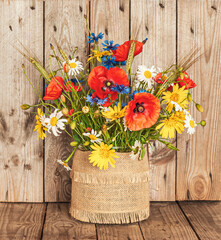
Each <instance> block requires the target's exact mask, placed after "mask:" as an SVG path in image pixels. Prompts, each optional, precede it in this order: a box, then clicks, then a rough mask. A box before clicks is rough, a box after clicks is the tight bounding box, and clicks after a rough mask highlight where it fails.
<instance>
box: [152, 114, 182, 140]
mask: <svg viewBox="0 0 221 240" xmlns="http://www.w3.org/2000/svg"><path fill="white" fill-rule="evenodd" d="M184 119H185V114H184V113H182V112H176V113H173V114H172V115H171V117H169V118H166V119H163V120H161V121H160V124H159V125H158V126H157V127H156V130H158V129H160V128H162V129H161V130H160V134H161V136H162V138H168V137H169V138H174V137H175V130H176V131H177V132H178V133H179V134H182V132H183V131H184Z"/></svg>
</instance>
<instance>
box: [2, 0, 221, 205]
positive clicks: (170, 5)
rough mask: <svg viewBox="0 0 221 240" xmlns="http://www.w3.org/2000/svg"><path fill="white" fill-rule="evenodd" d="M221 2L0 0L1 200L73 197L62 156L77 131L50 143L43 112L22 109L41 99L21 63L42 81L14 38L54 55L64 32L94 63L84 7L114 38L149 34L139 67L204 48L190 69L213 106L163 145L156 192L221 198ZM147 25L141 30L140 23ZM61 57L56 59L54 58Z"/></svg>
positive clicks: (68, 44)
mask: <svg viewBox="0 0 221 240" xmlns="http://www.w3.org/2000/svg"><path fill="white" fill-rule="evenodd" d="M220 9H221V2H220V1H219V0H216V1H214V0H213V1H209V0H208V1H206V0H194V1H191V0H187V1H186V0H168V1H165V0H160V1H158V0H90V1H89V0H83V1H81V0H75V1H71V0H47V1H43V0H27V1H26V0H14V1H10V0H3V1H1V2H0V13H1V17H0V23H1V25H0V46H1V54H0V81H1V85H2V86H4V87H1V88H0V103H1V108H0V181H1V186H0V201H18V202H26V201H27V202H42V201H49V202H56V201H59V202H66V201H69V200H70V190H71V187H70V186H71V181H70V178H69V173H67V172H66V170H64V169H63V168H62V167H61V166H59V165H58V164H57V163H56V160H57V159H64V158H65V157H67V156H68V153H69V152H70V150H71V149H70V146H69V142H70V139H68V137H65V136H61V137H59V138H55V137H53V136H50V135H49V136H48V137H47V138H46V140H45V142H44V144H43V143H42V141H41V140H38V137H37V134H36V133H33V128H34V124H35V123H34V121H33V120H34V118H33V117H31V115H30V113H28V112H26V113H24V112H22V111H21V110H20V109H19V105H20V104H22V103H36V102H37V97H36V96H35V95H34V92H33V91H32V89H31V87H30V86H29V85H28V83H27V81H26V79H25V77H24V75H23V73H22V69H21V64H22V63H25V67H26V71H27V73H28V75H29V76H31V79H32V80H33V81H34V85H37V81H38V74H37V72H36V71H35V70H34V69H33V68H32V66H30V65H29V64H28V63H27V62H26V61H25V60H24V58H23V57H22V56H21V55H20V54H19V53H18V52H17V51H16V50H15V49H14V48H13V47H12V46H13V45H16V46H17V44H18V40H19V41H20V42H22V44H24V45H25V46H26V47H27V48H28V49H31V50H32V51H33V52H34V53H35V54H36V55H37V57H38V58H39V59H40V60H41V61H42V62H45V63H46V67H48V65H47V64H48V59H49V55H50V54H51V53H50V45H49V44H50V43H52V44H54V45H55V41H57V42H58V43H59V44H60V45H61V46H62V47H63V48H64V50H65V51H66V52H72V51H73V49H74V47H75V46H79V51H78V56H79V58H80V60H81V61H83V62H85V55H86V54H87V53H88V51H89V49H88V48H89V46H88V44H87V39H86V35H87V29H86V26H85V21H84V14H85V15H87V17H88V19H89V22H90V26H91V30H92V32H95V33H96V34H97V33H99V32H104V33H105V37H104V38H105V39H109V40H114V41H115V42H118V43H120V44H121V43H123V42H124V41H126V40H128V38H129V37H130V36H135V35H136V34H137V36H138V39H139V40H140V41H141V40H143V39H144V38H146V37H148V38H149V40H148V41H147V43H146V45H145V46H144V50H143V53H142V54H141V55H139V56H137V57H136V59H135V66H137V65H138V64H141V63H142V64H146V65H147V66H152V65H155V66H156V67H161V68H164V67H166V66H167V65H169V64H171V63H174V62H176V60H179V59H180V58H181V57H182V56H183V55H184V54H186V53H188V51H189V50H190V49H191V48H193V47H194V48H195V47H200V51H201V53H205V54H204V55H203V57H202V58H201V59H200V61H199V62H198V63H197V64H196V65H195V66H194V67H192V68H191V69H190V70H189V73H190V74H191V76H192V77H193V79H194V80H195V81H196V83H197V85H198V88H197V89H194V90H193V96H194V97H195V98H196V101H198V102H201V103H202V105H203V106H204V113H203V114H202V115H201V114H199V113H198V112H197V111H196V109H195V108H194V107H193V108H192V110H191V112H192V114H193V116H194V117H195V119H196V120H197V121H200V120H201V117H202V118H203V119H205V120H206V121H207V123H208V124H207V126H206V128H204V129H203V128H201V127H197V130H196V134H195V135H193V136H192V137H190V136H188V135H187V134H184V135H182V136H181V135H179V136H178V139H177V141H175V142H174V143H175V144H176V142H177V146H178V148H180V151H179V152H178V153H175V152H173V151H169V150H167V149H166V148H164V147H162V146H161V145H159V144H155V147H154V151H153V153H152V156H150V163H151V182H150V191H151V192H150V195H151V200H155V201H174V200H176V199H177V200H188V199H191V200H220V199H221V195H220V192H221V191H220V183H221V177H220V170H221V169H220V167H221V164H220V158H221V157H220V155H221V145H220V142H221V137H220V134H219V132H220V131H221V129H220V128H219V120H221V109H220V105H221V104H220V103H221V97H220V94H219V92H220V89H221V86H220V85H221V81H220V74H219V66H220V63H221V55H220V51H219V49H220V45H221V29H220V26H219V22H220V20H221V10H220ZM138 28H139V31H138V33H137V29H138ZM52 64H55V63H52Z"/></svg>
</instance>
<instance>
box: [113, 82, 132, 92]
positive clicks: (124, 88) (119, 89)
mask: <svg viewBox="0 0 221 240" xmlns="http://www.w3.org/2000/svg"><path fill="white" fill-rule="evenodd" d="M111 90H113V91H116V92H118V93H125V94H128V93H130V87H127V86H125V85H123V84H121V85H119V84H116V86H115V87H112V88H111Z"/></svg>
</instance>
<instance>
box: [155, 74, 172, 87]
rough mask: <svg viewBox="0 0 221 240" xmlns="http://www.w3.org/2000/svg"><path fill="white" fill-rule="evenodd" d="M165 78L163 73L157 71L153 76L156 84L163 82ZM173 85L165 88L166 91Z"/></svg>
mask: <svg viewBox="0 0 221 240" xmlns="http://www.w3.org/2000/svg"><path fill="white" fill-rule="evenodd" d="M166 79H167V76H166V75H165V74H162V73H158V74H157V75H156V76H155V77H154V81H155V82H157V83H158V84H163V83H164V82H165V81H166ZM172 88H173V86H172V85H171V86H169V87H168V88H167V91H170V90H172Z"/></svg>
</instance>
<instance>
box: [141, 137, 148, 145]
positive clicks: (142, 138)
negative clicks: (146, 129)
mask: <svg viewBox="0 0 221 240" xmlns="http://www.w3.org/2000/svg"><path fill="white" fill-rule="evenodd" d="M140 141H141V143H142V144H145V143H147V141H146V140H145V138H144V137H143V136H142V137H141V138H140Z"/></svg>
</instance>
